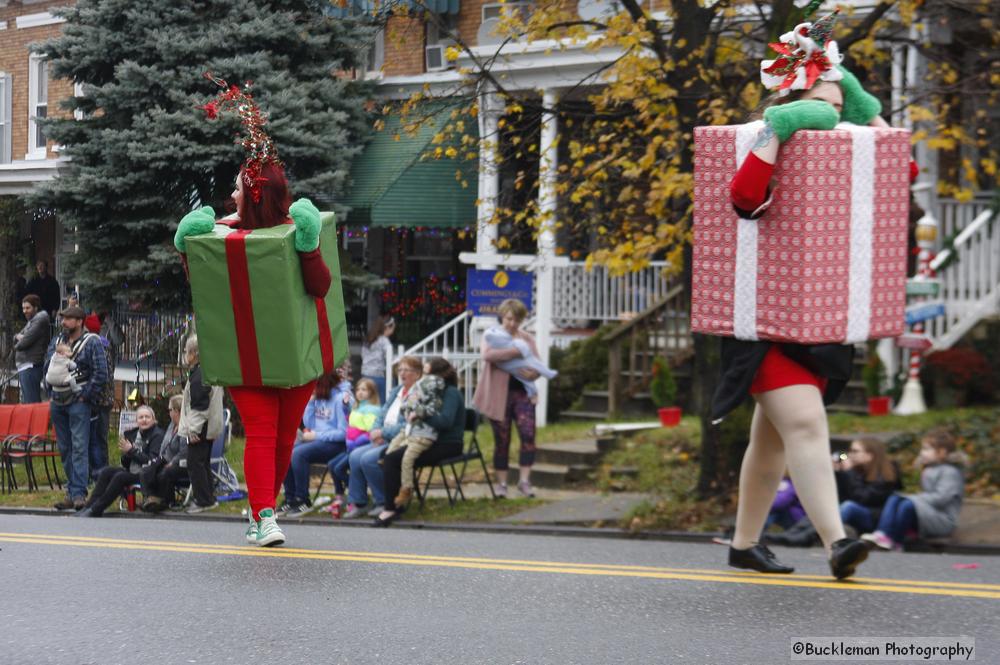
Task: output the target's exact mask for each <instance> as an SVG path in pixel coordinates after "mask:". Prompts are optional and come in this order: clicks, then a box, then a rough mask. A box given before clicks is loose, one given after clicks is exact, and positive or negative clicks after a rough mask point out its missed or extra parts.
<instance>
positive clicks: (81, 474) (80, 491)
mask: <svg viewBox="0 0 1000 665" xmlns="http://www.w3.org/2000/svg"><path fill="white" fill-rule="evenodd" d="M49 412H50V413H51V416H52V425H53V426H54V427H55V430H56V444H57V445H58V446H59V456H60V457H62V463H63V471H65V472H66V478H67V479H68V481H67V483H66V493H67V495H68V496H69V497H70V498H71V499H83V498H86V496H87V481H88V480H89V466H88V456H89V453H90V405H89V404H87V403H86V402H80V401H76V402H73V403H72V404H66V405H61V404H56V403H55V402H52V403H50V405H49Z"/></svg>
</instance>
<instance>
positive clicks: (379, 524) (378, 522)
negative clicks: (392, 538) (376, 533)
mask: <svg viewBox="0 0 1000 665" xmlns="http://www.w3.org/2000/svg"><path fill="white" fill-rule="evenodd" d="M398 516H399V513H393V514H392V515H389V516H388V517H386V518H385V519H382V518H381V517H378V516H377V515H376V516H375V521H374V522H372V526H373V527H375V528H376V529H384V528H386V527H388V526H389V525H390V524H392V523H393V522H395V521H396V518H397V517H398Z"/></svg>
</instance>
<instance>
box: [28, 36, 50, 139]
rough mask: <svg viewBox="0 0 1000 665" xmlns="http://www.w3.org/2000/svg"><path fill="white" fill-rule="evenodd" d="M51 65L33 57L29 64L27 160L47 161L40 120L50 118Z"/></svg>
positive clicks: (42, 57) (44, 60) (42, 59)
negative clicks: (38, 120)
mask: <svg viewBox="0 0 1000 665" xmlns="http://www.w3.org/2000/svg"><path fill="white" fill-rule="evenodd" d="M48 109H49V63H48V61H47V60H46V59H45V57H44V56H40V55H32V56H31V59H30V60H29V62H28V154H27V155H25V159H45V134H44V133H43V132H42V127H41V125H40V123H38V122H37V119H38V118H45V117H46V116H48Z"/></svg>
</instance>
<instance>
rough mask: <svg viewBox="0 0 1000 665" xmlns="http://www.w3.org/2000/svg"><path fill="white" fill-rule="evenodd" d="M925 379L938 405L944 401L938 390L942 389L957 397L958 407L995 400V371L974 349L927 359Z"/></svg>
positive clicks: (937, 352) (942, 353)
mask: <svg viewBox="0 0 1000 665" xmlns="http://www.w3.org/2000/svg"><path fill="white" fill-rule="evenodd" d="M924 378H925V380H926V381H927V383H928V384H930V387H931V389H932V390H934V392H935V397H936V398H937V401H938V402H941V401H942V400H941V395H938V394H937V392H938V391H937V390H936V389H938V388H942V387H944V388H951V389H952V390H954V391H955V392H956V393H957V394H956V395H955V401H956V403H957V404H958V405H959V406H964V405H966V404H974V403H977V402H978V403H983V402H990V401H991V400H992V399H993V393H994V382H993V368H992V367H990V364H989V362H988V361H987V360H986V357H985V356H984V355H983V354H982V353H980V352H979V351H976V350H975V349H972V348H968V347H955V348H952V349H946V350H944V351H936V352H934V353H932V354H930V355H928V356H927V364H926V372H925V373H924Z"/></svg>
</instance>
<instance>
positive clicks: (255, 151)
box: [199, 72, 281, 203]
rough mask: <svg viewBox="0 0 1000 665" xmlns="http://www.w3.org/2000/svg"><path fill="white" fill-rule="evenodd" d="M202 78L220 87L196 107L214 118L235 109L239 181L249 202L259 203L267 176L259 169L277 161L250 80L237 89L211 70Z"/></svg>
mask: <svg viewBox="0 0 1000 665" xmlns="http://www.w3.org/2000/svg"><path fill="white" fill-rule="evenodd" d="M205 78H207V79H208V80H209V81H212V82H213V83H215V84H217V85H218V86H219V87H221V88H222V89H223V92H220V93H219V94H218V95H217V96H216V97H215V99H213V100H212V101H210V102H208V103H207V104H205V105H204V106H200V107H199V108H201V109H202V110H204V111H205V115H207V116H208V118H209V120H214V119H215V118H217V117H218V116H219V113H222V112H224V111H230V110H235V111H236V112H237V113H238V114H239V116H240V122H241V123H242V125H243V131H244V136H243V137H242V138H241V139H240V140H239V143H240V144H241V145H242V146H243V150H245V151H246V159H245V160H244V161H243V185H244V186H245V187H246V188H247V190H248V191H249V192H250V198H251V199H253V202H254V203H260V185H261V183H262V182H265V181H266V180H267V178H264V177H262V176H261V171H262V170H263V169H264V166H266V165H267V164H278V165H280V164H281V161H280V160H279V159H278V152H277V150H275V148H274V141H272V140H271V137H270V136H268V135H267V132H265V131H264V125H265V124H267V118H266V116H264V114H263V113H261V110H260V108H259V107H258V106H257V103H256V102H255V101H254V100H253V95H251V94H250V88H251V87H252V85H253V83H252V82H250V81H247V82H246V83H245V84H243V88H242V89H240V87H239V86H236V85H229V84H228V83H226V82H225V80H223V79H220V78H216V77H215V76H213V75H212V73H211V72H205Z"/></svg>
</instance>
